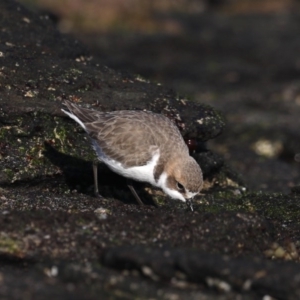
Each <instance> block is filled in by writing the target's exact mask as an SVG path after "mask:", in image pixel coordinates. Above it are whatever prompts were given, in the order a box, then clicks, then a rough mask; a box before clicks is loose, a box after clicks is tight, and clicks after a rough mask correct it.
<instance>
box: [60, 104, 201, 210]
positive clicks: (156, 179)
mask: <svg viewBox="0 0 300 300" xmlns="http://www.w3.org/2000/svg"><path fill="white" fill-rule="evenodd" d="M64 104H65V105H66V107H67V108H68V111H66V110H64V109H62V111H63V112H64V113H66V114H67V115H68V116H69V117H70V118H72V119H73V120H75V121H76V122H77V123H78V124H79V125H80V126H81V127H82V128H83V129H84V130H85V131H86V132H87V134H88V135H89V137H90V138H91V141H92V145H93V147H94V149H95V151H96V153H97V156H98V159H99V160H101V161H102V162H104V163H105V164H106V165H107V166H108V167H109V168H110V169H111V170H112V171H114V172H116V173H117V174H120V175H122V176H124V177H126V178H128V179H133V180H136V181H143V182H149V183H150V184H152V185H153V186H155V187H159V188H161V189H162V190H163V191H164V192H165V193H166V194H167V195H168V196H170V197H171V198H173V199H178V200H181V201H183V202H186V203H187V204H188V205H189V207H190V208H191V210H193V206H192V199H193V197H194V196H195V195H197V194H198V193H199V192H200V190H201V188H202V184H203V178H202V171H201V168H200V166H199V165H198V163H197V162H196V161H195V159H194V158H193V157H191V156H190V155H189V151H188V148H187V146H186V144H185V142H184V140H183V138H182V136H181V134H180V132H179V130H178V128H177V126H176V125H175V124H174V123H173V122H172V121H171V120H170V119H168V118H167V117H165V116H163V115H161V114H156V113H153V112H150V111H130V110H121V111H112V112H101V111H96V110H91V109H86V108H81V107H79V106H77V105H75V104H73V103H71V102H69V101H66V102H64ZM93 170H94V180H95V194H96V195H99V194H98V180H97V163H95V162H94V164H93ZM128 187H129V188H130V190H131V192H132V193H133V195H134V197H135V199H136V200H137V202H138V203H139V204H143V202H142V201H141V199H140V198H139V196H138V195H137V193H136V191H135V190H134V188H133V186H132V185H131V184H128Z"/></svg>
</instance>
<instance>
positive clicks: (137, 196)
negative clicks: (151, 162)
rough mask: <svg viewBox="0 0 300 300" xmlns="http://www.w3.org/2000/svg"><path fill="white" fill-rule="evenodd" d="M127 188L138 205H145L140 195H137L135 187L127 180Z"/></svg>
mask: <svg viewBox="0 0 300 300" xmlns="http://www.w3.org/2000/svg"><path fill="white" fill-rule="evenodd" d="M127 186H128V187H129V189H130V191H131V193H132V195H133V196H134V198H135V200H136V201H137V203H138V204H139V205H144V203H143V202H142V200H141V198H140V197H139V195H138V194H137V193H136V191H135V189H134V187H133V186H132V184H131V180H129V179H127Z"/></svg>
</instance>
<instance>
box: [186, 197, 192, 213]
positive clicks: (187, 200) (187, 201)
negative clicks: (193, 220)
mask: <svg viewBox="0 0 300 300" xmlns="http://www.w3.org/2000/svg"><path fill="white" fill-rule="evenodd" d="M192 201H193V198H191V199H186V205H187V206H188V207H189V208H190V209H191V211H194V208H193V202H192Z"/></svg>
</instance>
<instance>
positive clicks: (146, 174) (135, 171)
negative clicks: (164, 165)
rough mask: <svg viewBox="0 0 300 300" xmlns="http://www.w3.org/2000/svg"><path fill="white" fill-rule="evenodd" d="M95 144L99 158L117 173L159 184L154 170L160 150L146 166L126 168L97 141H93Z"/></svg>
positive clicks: (155, 184)
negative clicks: (106, 152)
mask: <svg viewBox="0 0 300 300" xmlns="http://www.w3.org/2000/svg"><path fill="white" fill-rule="evenodd" d="M93 145H94V149H95V150H96V152H97V154H98V157H99V159H100V160H101V161H103V162H104V163H105V164H106V165H107V166H108V167H109V168H110V169H111V170H112V171H114V172H115V173H117V174H119V175H122V176H124V177H126V178H130V179H133V180H136V181H143V182H149V183H151V184H152V185H154V186H157V183H156V182H155V179H154V170H155V166H156V164H157V162H158V160H159V156H160V153H159V151H156V152H155V153H154V155H153V157H152V159H151V160H150V161H149V162H148V163H147V164H146V165H144V166H138V167H131V168H124V167H123V166H122V164H121V163H119V162H117V161H115V160H113V159H109V158H108V157H106V156H105V155H104V153H103V152H102V151H101V149H100V147H99V146H98V145H97V144H96V143H95V142H93Z"/></svg>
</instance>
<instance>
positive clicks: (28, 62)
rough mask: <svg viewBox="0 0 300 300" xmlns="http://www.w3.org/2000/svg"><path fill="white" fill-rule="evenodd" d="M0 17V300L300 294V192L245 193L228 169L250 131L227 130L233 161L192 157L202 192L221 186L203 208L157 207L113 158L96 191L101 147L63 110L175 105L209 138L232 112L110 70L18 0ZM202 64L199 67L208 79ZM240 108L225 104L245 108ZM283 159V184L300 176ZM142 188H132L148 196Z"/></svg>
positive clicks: (0, 8)
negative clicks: (115, 169)
mask: <svg viewBox="0 0 300 300" xmlns="http://www.w3.org/2000/svg"><path fill="white" fill-rule="evenodd" d="M199 21H201V22H200V23H201V24H202V22H204V24H211V23H207V22H213V21H208V20H206V19H201V20H199ZM197 22H198V21H197ZM0 23H1V26H0V28H1V30H0V40H1V43H0V52H1V55H0V66H1V70H0V72H1V73H0V184H1V186H0V297H1V298H5V299H7V298H9V299H37V298H38V299H49V298H50V297H51V298H55V299H100V298H101V299H124V298H125V299H135V298H136V299H137V298H139V299H140V298H145V299H148V298H151V299H241V298H242V299H261V298H262V297H263V296H267V295H268V296H272V297H273V298H275V299H292V300H293V299H299V288H298V286H299V274H300V267H299V265H298V262H299V254H298V252H299V242H298V241H299V239H300V237H299V221H300V219H299V216H300V212H299V210H300V208H299V200H300V199H299V198H300V197H299V191H298V189H297V188H293V194H279V193H278V194H275V193H270V194H266V193H260V194H246V195H241V191H240V189H239V188H238V185H237V182H239V176H238V175H236V177H235V174H233V172H232V171H231V170H230V168H229V167H228V164H230V163H231V162H232V160H234V159H235V158H236V157H237V158H239V163H240V164H241V165H242V166H243V167H244V168H245V170H247V166H248V167H249V165H252V162H253V161H252V160H251V158H252V156H251V155H247V157H245V153H244V152H243V151H244V149H245V144H243V143H241V139H240V137H241V136H243V134H242V132H243V131H242V130H241V132H240V135H238V134H236V133H237V132H239V128H240V127H238V128H237V129H236V131H233V133H232V134H231V138H228V137H225V138H223V140H222V136H220V138H221V141H222V142H223V143H224V145H225V148H226V145H227V143H229V144H230V143H233V144H234V143H236V145H237V148H238V149H239V150H240V151H236V152H235V154H236V155H234V156H227V157H229V158H230V160H229V161H228V162H226V163H225V162H224V159H223V158H222V157H221V156H220V155H216V154H214V153H213V152H212V151H201V152H200V153H196V154H195V156H196V158H197V160H198V161H199V162H200V164H201V166H202V167H203V169H204V171H205V174H206V177H207V178H208V179H210V181H209V180H207V182H206V184H207V189H206V191H207V190H208V188H209V186H211V185H212V186H213V187H214V188H213V189H211V190H209V191H207V192H206V194H205V195H204V196H202V197H198V198H197V199H196V201H195V205H194V208H195V212H194V213H191V212H190V211H189V210H187V209H186V207H185V205H184V204H182V203H177V202H174V201H168V200H166V199H165V198H164V197H163V196H161V195H160V194H158V195H157V194H154V197H156V199H157V200H158V203H159V207H158V208H155V207H153V206H152V205H145V206H143V207H139V206H137V205H135V204H133V203H134V199H132V196H131V194H130V192H129V191H128V189H127V187H126V184H125V182H124V180H123V179H122V178H120V177H118V176H116V175H114V174H112V173H111V172H109V171H108V170H107V169H106V168H104V167H101V170H100V172H99V173H101V174H102V176H100V178H99V185H100V192H101V194H102V195H103V196H104V199H97V198H94V197H91V194H92V183H93V180H92V172H91V164H90V161H91V160H92V158H93V154H92V151H91V149H90V146H89V144H88V141H87V140H86V139H85V136H84V133H83V132H82V130H80V129H79V128H78V127H77V126H74V123H73V122H72V121H71V120H69V119H68V118H66V117H64V116H63V114H62V113H61V111H60V108H61V106H62V105H61V103H62V101H63V100H64V99H69V100H73V101H75V102H82V103H84V105H86V106H89V107H94V108H97V109H105V110H111V109H127V108H130V109H135V108H137V109H145V108H146V109H151V110H154V111H157V112H161V113H165V114H167V115H169V116H170V117H174V115H175V117H177V113H178V114H179V116H180V118H181V119H182V121H183V122H178V125H179V126H181V128H182V132H183V134H184V135H185V137H186V138H187V139H188V138H192V137H195V136H196V137H197V138H198V139H199V141H200V142H201V141H202V142H203V141H205V140H207V139H209V138H213V137H214V136H216V135H217V134H219V133H220V130H221V129H222V128H223V126H224V123H223V119H222V118H221V117H220V115H219V114H218V113H217V112H215V111H214V110H213V109H211V108H208V107H205V106H202V105H198V104H197V105H196V104H193V103H192V102H188V101H186V100H185V99H182V98H180V97H178V96H177V95H176V93H175V92H172V91H169V90H166V89H165V88H163V87H162V86H159V85H155V84H151V83H148V82H145V81H143V80H141V78H140V77H138V76H132V75H121V74H118V73H116V72H115V71H113V70H112V69H109V68H106V67H103V64H102V63H101V59H100V58H92V57H91V56H90V54H89V52H88V51H87V50H86V49H85V47H83V46H82V45H81V44H80V43H78V42H76V41H75V40H74V39H73V38H71V37H67V36H63V35H61V34H59V33H58V32H57V31H56V30H55V28H54V26H53V25H52V23H51V22H50V20H48V19H47V18H46V17H45V16H41V17H40V16H37V15H35V14H32V13H29V12H28V11H26V10H24V9H23V8H22V7H21V6H20V5H18V4H16V3H15V2H13V1H8V0H1V1H0ZM200 23H199V24H200ZM249 24H250V25H251V26H250V27H251V28H253V22H250V23H249ZM249 24H248V25H249ZM235 28H236V27H235ZM158 41H159V42H160V43H161V42H162V40H159V39H158ZM190 45H191V44H190ZM196 50H197V49H195V53H197V54H198V50H197V51H196ZM197 57H198V56H197ZM179 66H180V64H179ZM194 67H195V68H196V69H197V67H196V66H194ZM204 70H205V68H204V69H203V70H200V69H199V70H198V71H199V72H200V71H202V72H203V76H206V75H205V72H204ZM209 70H211V69H209ZM201 74H202V73H201ZM208 78H211V80H212V79H215V78H216V77H214V76H213V74H209V77H208ZM217 78H219V77H217ZM220 78H221V77H220ZM220 80H221V79H220ZM221 81H222V80H221ZM214 84H217V85H219V84H220V82H218V80H216V81H215V82H213V85H214ZM243 93H244V91H241V94H243ZM228 95H229V94H227V96H228ZM246 95H247V94H246ZM236 97H237V96H236ZM227 99H233V100H232V101H233V102H234V100H236V99H237V98H234V97H233V98H230V97H229V96H228V98H227ZM237 103H238V105H237V106H234V107H230V106H228V107H227V106H226V104H224V105H223V106H222V105H221V106H222V107H223V109H224V110H225V111H226V112H233V115H235V111H236V110H235V108H237V107H239V105H240V102H238V101H237ZM167 106H168V108H167ZM196 108H197V109H196ZM236 112H237V115H236V116H238V113H239V111H238V110H237V111H236ZM177 119H178V117H177ZM232 119H234V118H232ZM232 119H230V121H232ZM178 120H179V119H178ZM178 120H177V121H178ZM197 120H201V121H200V122H197ZM202 121H203V122H202ZM183 125H185V126H183ZM258 131H259V130H258ZM274 134H275V133H274ZM295 136H296V137H297V134H295ZM238 138H239V139H238ZM247 138H248V135H247V136H246V140H247ZM230 145H231V144H230ZM241 145H242V146H241ZM290 145H291V148H292V149H294V148H293V147H296V146H295V145H296V144H293V143H291V142H290ZM75 146H76V148H75ZM247 151H248V148H247ZM225 153H226V152H225ZM246 153H247V154H249V152H246ZM246 158H247V159H246ZM245 163H246V164H245ZM269 164H270V165H272V167H273V164H272V161H271V162H269ZM276 166H278V168H279V169H280V171H281V172H282V173H281V176H283V175H284V172H285V171H284V170H287V174H286V179H285V181H284V182H283V183H282V186H284V185H286V186H287V182H288V181H291V178H292V179H294V178H296V177H295V176H294V177H291V174H290V173H291V172H290V170H291V168H290V167H287V168H286V169H284V170H283V169H282V164H280V163H278V164H277V165H276ZM268 170H270V169H268V168H267V169H264V172H261V171H260V172H258V171H257V172H258V174H259V176H257V177H258V178H257V180H259V181H260V182H264V179H265V178H266V177H267V176H270V177H271V175H272V176H274V175H273V174H275V173H274V172H273V173H272V172H269V171H268ZM271 170H274V169H271ZM268 172H269V173H270V174H269V173H268ZM271 173H272V174H271ZM268 174H269V175H268ZM244 176H245V177H247V172H245V174H244ZM142 187H144V185H143V184H136V188H137V189H138V192H139V194H140V196H142V197H143V200H145V202H147V203H151V196H150V195H149V194H148V193H146V191H143V190H142ZM271 187H272V186H271ZM150 192H151V193H153V190H150ZM272 259H274V260H278V261H277V262H276V261H272ZM286 260H290V262H286Z"/></svg>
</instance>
